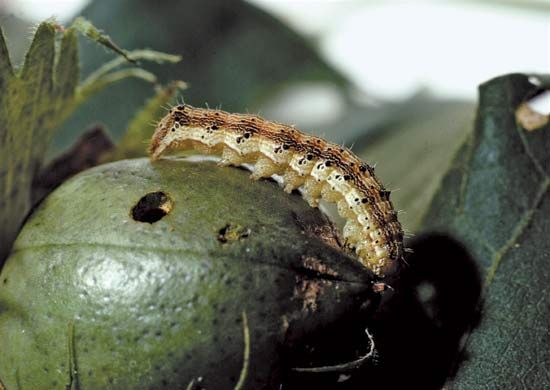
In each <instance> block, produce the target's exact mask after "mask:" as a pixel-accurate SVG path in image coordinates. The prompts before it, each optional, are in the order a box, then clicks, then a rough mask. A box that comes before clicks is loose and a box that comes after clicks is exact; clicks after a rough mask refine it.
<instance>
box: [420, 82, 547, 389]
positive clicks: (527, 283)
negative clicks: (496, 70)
mask: <svg viewBox="0 0 550 390" xmlns="http://www.w3.org/2000/svg"><path fill="white" fill-rule="evenodd" d="M544 88H548V79H545V78H544V77H529V76H527V75H522V74H511V75H506V76H502V77H498V78H495V79H493V80H490V81H488V82H486V83H485V84H483V85H481V87H480V102H479V108H478V113H477V119H476V126H475V130H474V132H473V133H472V134H471V136H470V137H469V138H468V139H467V141H466V142H465V144H464V145H463V146H462V147H461V149H460V150H459V152H458V154H457V155H456V157H455V159H454V161H453V163H452V166H451V169H450V171H449V172H448V173H447V175H446V176H445V177H444V179H443V181H442V184H441V188H440V189H439V191H438V192H437V194H436V196H435V198H434V200H433V203H432V205H431V208H430V209H429V211H428V213H427V214H426V216H425V217H424V220H423V225H424V228H425V229H426V230H437V231H440V232H444V233H445V234H448V235H450V236H452V237H453V238H455V239H457V240H459V241H461V242H462V243H463V244H464V245H465V247H466V249H467V251H468V252H469V253H470V255H471V256H472V258H473V259H475V261H476V263H477V264H478V267H479V269H480V272H481V275H482V278H484V280H485V281H484V283H483V285H482V289H483V290H482V291H483V292H482V300H481V302H480V303H479V306H478V309H479V315H480V320H479V321H480V322H479V325H478V326H477V327H475V328H474V329H473V330H472V332H471V334H470V336H469V338H468V339H467V341H466V344H465V347H464V352H465V356H464V360H463V361H462V362H460V363H459V367H458V372H457V374H456V377H455V378H454V379H453V380H452V382H450V383H449V384H448V387H447V388H452V389H480V388H486V389H519V388H525V389H527V388H528V389H543V388H548V387H549V386H550V376H549V375H548V362H549V361H550V349H549V348H548V345H550V332H549V325H548V324H549V323H550V294H549V291H548V286H549V285H550V272H549V271H548V270H549V268H548V263H549V261H550V240H549V237H550V218H549V216H550V192H549V186H550V177H549V175H550V126H549V125H548V124H546V125H544V126H542V127H541V128H538V129H536V130H531V131H528V130H526V129H525V128H524V127H523V126H521V125H520V124H519V123H518V122H517V119H516V110H517V109H518V107H519V106H520V105H521V104H522V103H523V102H525V101H526V100H528V99H530V98H531V97H533V96H535V95H536V94H538V93H540V92H541V91H543V89H544ZM440 261H441V262H444V261H445V258H441V259H440ZM470 288H472V286H469V285H468V284H467V283H465V284H464V286H463V289H464V292H463V293H464V294H466V293H467V291H469V289H470Z"/></svg>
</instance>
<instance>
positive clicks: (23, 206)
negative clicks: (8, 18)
mask: <svg viewBox="0 0 550 390" xmlns="http://www.w3.org/2000/svg"><path fill="white" fill-rule="evenodd" d="M73 26H74V27H70V28H67V29H63V28H62V27H61V26H59V25H58V24H56V23H54V22H49V21H48V22H44V23H41V24H40V25H39V26H38V28H37V30H36V33H35V35H34V38H33V40H32V43H31V46H30V48H29V51H28V52H27V54H26V56H25V61H24V65H23V66H22V68H21V69H14V68H13V67H12V65H11V63H10V57H9V53H8V50H7V47H6V42H5V39H4V35H3V33H2V32H1V31H0V264H1V262H2V260H3V259H4V257H5V256H6V255H7V253H8V252H9V249H10V247H11V244H12V242H13V240H14V238H15V235H16V234H17V231H18V230H19V228H20V225H21V222H22V221H23V219H24V218H25V216H26V215H27V213H28V211H29V209H30V207H31V195H30V191H31V182H32V178H33V175H34V174H35V173H36V172H37V171H38V170H39V169H40V166H41V164H42V160H43V159H44V156H45V153H46V150H47V148H48V145H49V144H50V141H51V139H52V137H53V135H54V132H55V129H56V128H57V127H58V126H59V125H60V124H61V123H62V122H63V121H64V120H65V119H66V118H67V117H68V116H69V115H70V114H71V113H72V112H73V111H74V110H75V108H76V107H77V105H78V104H80V103H82V102H83V101H84V100H86V99H87V98H88V97H90V96H91V95H92V94H94V93H96V92H99V91H100V90H101V89H103V88H105V87H106V86H108V85H110V84H112V83H114V82H116V81H118V80H121V79H123V78H127V77H139V78H145V79H147V80H149V81H155V78H154V76H153V75H152V74H150V73H149V72H145V71H141V70H140V69H137V68H131V69H126V70H123V71H118V72H117V71H115V72H111V70H112V69H105V71H104V72H102V73H101V74H96V77H94V78H89V79H87V80H85V82H84V83H83V84H81V85H79V63H78V45H77V36H76V35H77V32H81V33H84V34H86V35H87V36H89V38H90V39H93V40H95V41H97V42H99V43H101V44H103V45H107V46H108V47H109V48H110V49H111V50H115V49H116V50H115V51H116V52H117V53H119V54H120V53H122V54H124V55H126V52H124V51H122V49H120V48H118V47H117V46H116V45H114V43H112V41H111V40H110V39H109V38H108V37H107V36H105V35H103V34H102V33H101V32H99V31H98V30H96V29H95V28H94V27H93V25H91V24H90V23H89V22H86V21H85V20H84V19H77V21H76V22H75V24H74V25H73ZM84 27H85V28H84ZM92 32H93V34H92ZM59 35H61V43H60V44H59V45H58V44H57V43H56V40H57V39H58V36H59ZM147 54H150V57H153V58H152V59H160V60H167V61H175V60H177V59H178V58H173V57H171V56H167V55H164V54H162V53H156V52H147Z"/></svg>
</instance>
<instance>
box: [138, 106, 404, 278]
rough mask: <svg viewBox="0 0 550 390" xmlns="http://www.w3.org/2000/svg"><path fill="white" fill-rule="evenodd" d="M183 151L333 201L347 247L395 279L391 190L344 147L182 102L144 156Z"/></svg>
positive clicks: (398, 242) (397, 247)
mask: <svg viewBox="0 0 550 390" xmlns="http://www.w3.org/2000/svg"><path fill="white" fill-rule="evenodd" d="M188 149H194V150H197V151H199V152H200V153H204V154H214V155H220V156H221V161H220V162H219V164H220V165H222V166H227V165H235V166H240V165H242V164H251V165H253V169H252V174H251V178H252V179H256V180H257V179H260V178H264V177H270V176H272V175H281V177H282V181H283V186H284V190H285V191H286V192H291V191H292V190H294V189H296V188H299V187H301V189H302V194H303V197H304V199H305V200H306V201H307V202H308V203H309V204H310V205H311V206H312V207H317V206H318V205H319V202H320V200H321V199H322V200H325V201H327V202H331V203H335V204H336V206H337V209H338V213H339V214H340V215H341V216H342V217H343V218H344V219H345V220H346V223H345V226H344V229H343V236H344V238H345V240H346V243H347V244H348V245H350V246H351V247H352V248H353V249H354V251H355V253H356V255H357V257H358V259H359V261H360V262H361V263H363V264H364V265H365V266H366V267H367V268H369V269H370V270H372V271H373V272H374V273H375V274H377V275H378V276H388V275H392V274H394V273H395V272H396V270H397V269H398V267H399V265H400V263H401V262H402V261H403V252H404V251H403V230H402V229H401V224H400V223H399V221H398V220H397V212H396V211H395V210H394V208H393V205H392V203H391V201H390V199H389V197H390V192H389V191H387V190H385V188H384V186H383V185H382V183H380V181H379V180H378V179H377V178H376V176H375V175H374V169H373V168H372V167H370V166H369V165H367V164H366V163H364V162H363V161H361V159H359V157H357V156H356V155H355V154H354V153H352V152H351V151H350V150H349V149H347V148H344V147H341V146H339V145H336V144H333V143H330V142H328V141H325V140H323V139H321V138H319V137H315V136H312V135H307V134H304V133H302V132H300V131H298V130H297V129H295V128H294V127H292V126H288V125H284V124H280V123H276V122H271V121H267V120H265V119H263V118H261V117H259V116H255V115H246V114H232V113H227V112H224V111H220V110H212V109H203V108H195V107H192V106H189V105H186V104H180V105H177V106H175V107H173V108H172V109H170V111H169V112H168V114H167V115H166V116H165V117H164V118H162V119H161V120H160V122H159V123H158V125H157V128H156V130H155V133H154V134H153V137H152V140H151V145H150V148H149V152H150V154H151V159H152V160H156V159H158V158H159V157H160V156H161V155H162V154H163V153H164V152H166V151H169V150H188Z"/></svg>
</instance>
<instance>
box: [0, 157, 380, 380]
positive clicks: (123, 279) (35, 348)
mask: <svg viewBox="0 0 550 390" xmlns="http://www.w3.org/2000/svg"><path fill="white" fill-rule="evenodd" d="M155 191H163V192H164V193H165V194H167V195H168V196H169V197H170V198H171V200H172V202H173V208H172V210H171V211H170V212H169V213H168V214H167V215H166V216H164V217H163V218H161V219H160V220H159V221H157V222H154V223H152V224H150V223H144V222H137V221H135V220H133V219H132V217H131V209H132V207H133V206H134V205H135V204H136V203H137V202H138V201H139V199H140V198H141V197H143V196H144V195H146V194H147V193H150V192H155ZM228 225H230V226H232V227H240V229H237V230H236V231H243V229H245V230H244V231H247V232H248V235H243V234H237V235H235V234H233V235H230V236H228V237H229V238H230V239H229V240H227V242H223V241H224V240H219V235H220V231H223V229H224V228H225V227H227V226H228ZM323 227H325V228H326V227H327V221H326V219H324V217H323V216H322V215H321V213H319V212H318V211H317V210H315V209H311V208H309V206H307V204H306V202H304V201H303V199H301V197H300V196H298V195H287V194H285V193H284V192H283V191H282V190H281V189H280V188H278V185H277V184H276V183H273V182H271V181H261V182H254V181H251V180H250V179H248V172H246V171H243V170H240V169H236V168H219V167H217V166H216V165H215V164H214V163H212V162H200V163H193V162H187V161H182V160H162V161H159V162H157V163H154V164H151V163H150V162H149V161H148V160H146V159H140V160H126V161H121V162H117V163H112V164H107V165H103V166H100V167H97V168H94V169H91V170H89V171H86V172H83V173H82V174H80V175H78V176H76V177H75V178H73V179H71V180H69V181H68V182H66V183H65V184H64V185H63V186H62V187H60V188H59V189H57V190H56V191H55V192H53V193H52V194H51V195H50V196H49V197H48V198H47V199H46V200H45V201H44V202H43V203H42V204H41V206H40V207H39V209H38V210H36V211H35V213H34V214H33V215H32V217H31V218H30V220H29V221H28V222H27V224H26V225H25V227H24V229H23V231H22V232H21V234H20V236H19V237H18V239H17V241H16V244H15V247H14V250H13V253H12V255H11V257H10V258H9V259H8V261H7V262H6V264H5V266H4V268H3V270H2V273H1V274H0V356H1V358H0V379H1V380H2V382H3V383H4V385H5V386H6V388H7V390H12V389H52V388H65V387H67V388H75V389H84V390H86V389H145V388H147V389H149V388H153V389H157V388H159V389H160V388H185V386H187V384H188V383H190V382H191V381H192V380H195V382H196V383H198V382H197V381H198V379H199V378H202V381H201V382H200V384H201V385H202V386H204V387H205V388H208V389H228V388H232V387H233V386H234V385H235V383H236V382H237V380H238V378H239V375H240V374H241V368H242V365H243V350H244V343H243V323H242V315H243V312H244V313H246V316H247V318H248V325H249V330H250V335H251V339H250V348H251V350H250V367H249V371H248V375H247V381H246V382H245V387H246V388H264V387H267V388H270V387H276V385H277V376H278V373H279V370H280V369H281V368H282V366H281V362H280V361H279V356H280V352H281V351H282V348H285V347H286V346H288V345H291V344H292V343H294V342H295V340H297V339H299V338H300V335H301V334H303V333H304V332H309V331H311V330H312V329H315V328H317V327H319V326H320V325H326V324H330V323H334V322H335V321H336V320H337V319H338V318H340V317H341V316H342V315H344V314H345V313H349V312H350V311H353V310H356V309H357V307H358V306H359V305H360V304H361V303H363V302H364V301H365V299H366V291H367V290H368V287H369V284H368V282H369V278H370V275H369V274H368V273H367V271H366V270H365V269H363V268H362V267H361V266H359V265H358V263H357V262H356V261H354V260H353V259H351V258H349V257H347V256H345V255H344V254H342V253H340V252H339V251H337V250H335V249H333V248H332V247H331V246H329V245H328V244H327V243H326V242H325V241H323V240H321V239H320V238H319V235H318V234H317V235H316V234H310V233H307V231H309V230H311V229H314V228H318V229H322V228H323ZM226 230H227V229H226ZM306 259H308V260H306ZM311 259H314V260H313V261H312V260H311ZM312 263H314V264H317V265H316V266H313V267H312ZM314 292H315V293H314ZM312 294H313V296H314V299H313V301H312V300H311V296H312ZM73 337H74V343H73V345H71V343H70V341H71V339H72V338H73ZM69 351H71V352H69ZM70 364H72V365H74V366H75V367H76V373H73V375H72V378H73V379H72V384H71V375H70V374H69V373H70V369H69V365H70Z"/></svg>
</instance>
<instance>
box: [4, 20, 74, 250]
mask: <svg viewBox="0 0 550 390" xmlns="http://www.w3.org/2000/svg"><path fill="white" fill-rule="evenodd" d="M55 36H56V25H55V24H53V23H49V22H46V23H42V24H41V25H40V26H39V27H38V29H37V30H36V34H35V36H34V39H33V42H32V44H31V47H30V49H29V51H28V53H27V55H26V57H25V63H24V65H23V68H22V69H21V71H20V72H16V71H15V70H14V69H13V68H12V66H11V64H10V61H9V55H8V52H7V49H6V45H5V41H4V38H3V35H2V36H1V37H0V52H1V53H0V91H1V92H0V210H1V211H0V259H3V258H4V256H5V255H6V254H7V252H8V251H9V248H10V246H11V242H12V241H13V239H14V238H15V235H16V234H17V231H18V229H19V227H20V224H21V222H22V220H23V218H24V217H25V215H26V214H27V212H28V211H29V208H30V206H31V205H30V187H31V181H32V175H33V173H34V172H35V170H36V169H37V168H38V166H39V165H40V162H41V159H42V158H43V156H44V153H45V151H46V147H47V145H48V143H49V141H50V139H51V138H52V135H53V134H52V132H53V129H54V128H55V127H56V126H57V125H58V124H59V123H60V121H61V120H62V119H63V117H65V116H66V114H67V113H68V111H70V109H69V106H70V105H71V102H72V100H73V98H74V94H75V90H76V86H77V82H78V77H79V76H78V75H79V70H78V59H77V57H78V56H77V44H76V33H75V31H74V30H72V29H69V30H67V31H66V32H65V33H64V34H63V39H62V43H61V48H60V49H59V53H58V57H57V58H58V59H57V63H55V62H56V50H55V39H56V37H55Z"/></svg>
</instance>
